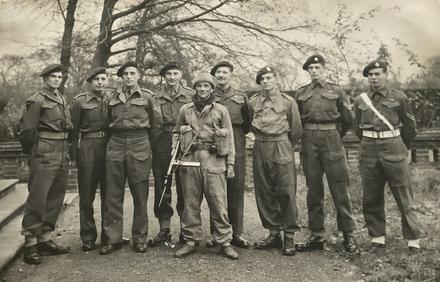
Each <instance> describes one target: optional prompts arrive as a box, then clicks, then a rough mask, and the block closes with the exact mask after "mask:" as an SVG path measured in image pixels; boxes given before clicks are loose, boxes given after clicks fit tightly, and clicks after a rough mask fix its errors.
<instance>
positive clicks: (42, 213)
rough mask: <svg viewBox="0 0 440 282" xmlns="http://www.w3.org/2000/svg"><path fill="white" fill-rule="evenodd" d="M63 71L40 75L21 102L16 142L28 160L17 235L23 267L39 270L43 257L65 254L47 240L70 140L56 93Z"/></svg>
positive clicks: (52, 68)
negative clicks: (36, 88)
mask: <svg viewBox="0 0 440 282" xmlns="http://www.w3.org/2000/svg"><path fill="white" fill-rule="evenodd" d="M63 74H64V67H63V65H61V64H52V65H49V66H47V67H46V68H44V69H43V71H42V72H41V74H40V76H41V77H42V78H43V84H44V86H43V88H41V89H40V90H39V91H38V92H37V93H36V94H35V95H33V96H32V97H30V98H29V99H27V100H26V102H25V109H24V112H23V115H22V117H21V120H20V132H19V136H20V142H21V144H22V147H23V152H24V153H28V154H30V156H29V166H30V175H29V182H28V188H29V195H28V198H27V200H26V204H25V208H24V216H23V222H22V231H21V233H22V234H23V235H24V236H25V248H24V256H23V259H24V262H25V263H28V264H40V263H41V256H42V255H59V254H64V253H68V252H69V248H68V247H63V246H60V245H58V244H56V243H55V242H54V241H52V240H51V238H50V233H51V231H53V230H54V229H55V224H56V222H57V220H58V216H59V214H60V211H61V208H62V207H63V201H64V196H65V194H66V189H67V179H68V173H69V156H68V152H69V142H68V134H69V131H70V130H71V129H72V122H71V119H70V113H69V109H68V108H67V104H66V101H65V100H64V97H63V95H62V94H61V93H60V92H59V91H58V87H60V85H61V81H62V79H63Z"/></svg>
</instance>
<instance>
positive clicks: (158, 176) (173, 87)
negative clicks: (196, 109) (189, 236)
mask: <svg viewBox="0 0 440 282" xmlns="http://www.w3.org/2000/svg"><path fill="white" fill-rule="evenodd" d="M160 75H161V76H162V77H163V78H164V80H165V84H164V85H163V86H161V87H160V88H159V89H158V90H156V91H155V92H154V96H155V97H156V99H157V100H158V101H159V105H160V109H161V112H162V117H163V130H162V134H161V135H160V136H159V138H158V142H157V145H156V146H155V147H154V150H153V175H154V214H155V216H156V218H157V219H158V220H159V226H160V231H159V233H158V234H157V235H156V236H155V237H154V238H153V239H152V240H150V241H149V242H148V244H149V245H150V246H152V247H154V246H158V245H160V244H163V243H167V242H171V231H170V222H171V217H172V216H173V208H172V206H171V181H168V182H167V187H163V184H164V181H165V175H166V174H167V170H168V166H169V164H170V161H171V151H172V140H173V129H174V126H175V125H176V119H177V114H178V113H179V110H180V108H181V107H182V106H183V105H185V104H186V103H190V102H191V97H192V95H193V94H194V90H192V89H191V88H189V87H186V86H183V85H181V83H180V81H181V79H182V67H181V66H180V64H179V63H178V62H169V63H167V64H166V65H165V66H164V67H163V68H162V69H161V70H160ZM175 179H176V192H177V206H176V210H177V214H178V215H179V217H181V216H182V212H183V196H182V185H181V183H180V178H179V175H178V174H177V173H176V174H175ZM164 189H166V191H165V194H164V197H163V199H162V203H161V204H160V206H159V201H160V198H161V196H162V192H163V190H164ZM179 241H180V242H181V243H184V242H183V235H182V232H181V233H180V236H179Z"/></svg>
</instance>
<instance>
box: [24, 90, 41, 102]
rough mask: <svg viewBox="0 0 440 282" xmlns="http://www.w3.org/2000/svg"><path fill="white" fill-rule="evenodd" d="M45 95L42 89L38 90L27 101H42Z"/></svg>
mask: <svg viewBox="0 0 440 282" xmlns="http://www.w3.org/2000/svg"><path fill="white" fill-rule="evenodd" d="M43 97H44V96H43V93H42V92H40V91H37V93H35V94H33V95H32V96H30V97H29V98H27V99H26V102H25V103H30V102H35V103H41V102H43V100H44V98H43Z"/></svg>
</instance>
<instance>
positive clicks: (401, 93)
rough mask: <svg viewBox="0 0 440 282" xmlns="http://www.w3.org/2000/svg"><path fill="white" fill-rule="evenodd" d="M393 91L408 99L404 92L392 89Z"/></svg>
mask: <svg viewBox="0 0 440 282" xmlns="http://www.w3.org/2000/svg"><path fill="white" fill-rule="evenodd" d="M391 91H393V92H394V93H397V94H399V95H402V96H403V97H405V98H407V97H408V96H407V95H406V93H405V92H403V91H402V90H399V89H391Z"/></svg>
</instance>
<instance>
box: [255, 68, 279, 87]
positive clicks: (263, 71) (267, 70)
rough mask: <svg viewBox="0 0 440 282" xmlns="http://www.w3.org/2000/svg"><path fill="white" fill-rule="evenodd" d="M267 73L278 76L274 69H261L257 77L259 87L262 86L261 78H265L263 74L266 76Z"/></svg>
mask: <svg viewBox="0 0 440 282" xmlns="http://www.w3.org/2000/svg"><path fill="white" fill-rule="evenodd" d="M266 73H273V74H275V75H276V72H275V69H274V68H272V67H269V66H267V67H264V68H262V69H260V70H259V71H258V72H257V77H256V79H255V81H256V82H257V84H258V85H260V82H261V77H262V76H263V74H266Z"/></svg>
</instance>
